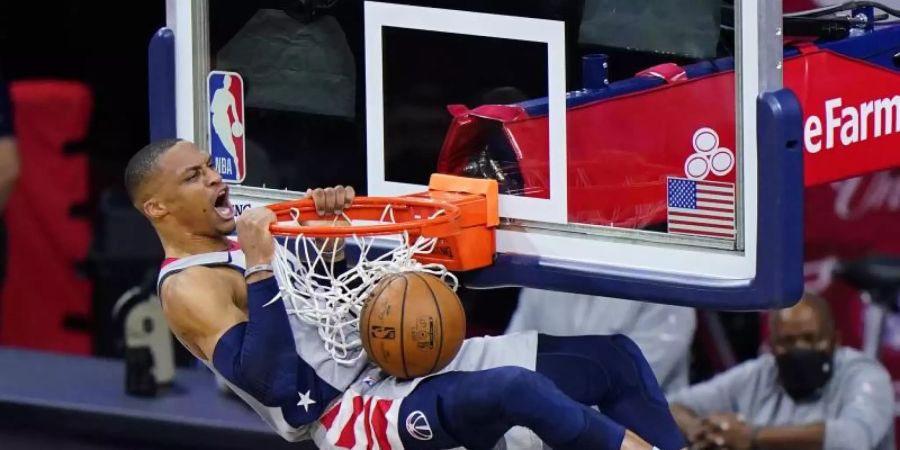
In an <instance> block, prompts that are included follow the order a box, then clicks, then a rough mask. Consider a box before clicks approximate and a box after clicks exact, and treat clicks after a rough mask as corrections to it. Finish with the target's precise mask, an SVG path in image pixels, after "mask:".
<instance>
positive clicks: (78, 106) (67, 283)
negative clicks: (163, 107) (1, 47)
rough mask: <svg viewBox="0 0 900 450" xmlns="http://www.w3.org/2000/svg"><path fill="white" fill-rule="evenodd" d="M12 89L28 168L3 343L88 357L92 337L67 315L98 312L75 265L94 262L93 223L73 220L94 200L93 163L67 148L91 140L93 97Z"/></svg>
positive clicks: (65, 90) (13, 202)
mask: <svg viewBox="0 0 900 450" xmlns="http://www.w3.org/2000/svg"><path fill="white" fill-rule="evenodd" d="M10 89H11V91H12V92H11V94H12V102H13V108H14V111H15V131H16V138H17V140H18V146H19V153H20V158H21V164H22V170H21V173H20V177H19V181H18V183H17V185H16V187H15V190H14V192H13V194H12V196H11V198H10V200H9V204H8V207H7V210H6V223H7V228H8V230H9V254H8V261H9V263H8V269H7V274H6V283H5V286H3V292H2V305H3V306H2V317H0V319H2V320H0V343H2V344H4V345H11V346H19V347H28V348H34V349H41V350H49V351H59V352H67V353H82V354H88V353H90V351H91V339H90V335H88V334H86V333H83V332H78V331H73V330H67V329H65V328H64V327H63V321H64V319H65V317H67V316H70V315H74V316H84V317H88V316H89V314H90V310H91V285H90V283H89V281H88V280H86V279H84V278H82V277H80V276H79V275H78V274H77V273H76V271H75V267H74V265H75V263H77V262H79V261H81V260H83V259H84V258H85V257H86V256H87V253H88V248H89V245H90V239H91V228H90V223H88V221H86V220H82V219H78V218H73V217H70V214H69V211H70V208H71V207H72V205H74V204H77V203H81V202H84V201H86V200H87V198H88V159H87V156H86V155H83V154H77V155H65V154H63V148H64V146H65V144H67V143H71V142H76V141H80V140H82V139H84V138H85V136H86V135H87V132H88V127H89V122H90V116H91V110H92V108H93V101H92V94H91V92H90V90H89V89H88V88H87V86H85V85H83V84H81V83H77V82H69V81H21V82H15V83H12V84H11V85H10Z"/></svg>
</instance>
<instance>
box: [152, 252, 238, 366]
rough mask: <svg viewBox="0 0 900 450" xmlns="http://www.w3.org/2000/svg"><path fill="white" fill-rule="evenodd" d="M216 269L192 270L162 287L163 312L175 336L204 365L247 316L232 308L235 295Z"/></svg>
mask: <svg viewBox="0 0 900 450" xmlns="http://www.w3.org/2000/svg"><path fill="white" fill-rule="evenodd" d="M216 270H217V269H212V268H208V267H192V268H189V269H187V270H185V271H184V272H181V273H178V274H175V275H172V276H170V277H168V278H167V279H166V280H165V282H164V283H163V285H162V291H161V298H162V305H163V311H164V312H165V314H166V318H167V319H168V321H169V325H170V326H171V327H172V331H173V332H175V334H177V335H178V336H179V337H180V338H181V339H183V340H184V341H185V343H186V344H188V345H190V346H191V347H193V349H194V350H195V351H197V352H198V353H199V355H198V356H200V357H201V358H203V359H204V360H206V361H212V355H213V353H214V351H215V348H216V343H217V342H218V341H219V339H220V338H221V337H222V335H223V334H225V332H227V331H228V330H229V329H231V328H232V327H234V326H235V325H237V324H239V323H242V322H246V321H247V315H246V314H244V312H243V311H241V310H240V309H239V308H238V307H237V306H235V304H234V292H232V289H231V288H230V287H229V286H228V284H227V283H222V282H221V278H220V276H219V275H218V274H216Z"/></svg>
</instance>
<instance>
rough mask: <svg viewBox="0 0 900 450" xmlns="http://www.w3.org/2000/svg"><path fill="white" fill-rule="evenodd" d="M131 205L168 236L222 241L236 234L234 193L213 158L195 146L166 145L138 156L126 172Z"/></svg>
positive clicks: (173, 142) (174, 141)
mask: <svg viewBox="0 0 900 450" xmlns="http://www.w3.org/2000/svg"><path fill="white" fill-rule="evenodd" d="M125 187H126V188H127V189H128V195H129V196H130V197H131V201H132V203H133V204H134V206H135V208H137V209H138V210H139V211H140V212H141V213H142V214H144V216H146V217H147V218H148V219H150V221H151V222H152V223H153V225H154V226H155V227H156V229H157V230H158V231H159V232H160V233H161V234H163V235H165V234H166V233H181V234H188V235H201V236H222V235H226V234H229V233H231V232H232V231H234V227H235V224H234V211H233V209H232V208H231V203H230V202H229V201H228V187H227V186H226V185H225V184H224V183H223V182H222V177H221V176H219V174H218V172H216V171H215V170H214V169H213V168H212V166H211V164H210V157H209V154H207V153H204V152H203V151H201V150H200V149H199V148H197V146H196V145H194V144H193V143H190V142H187V141H182V140H177V139H166V140H161V141H155V142H152V143H150V144H149V145H147V146H146V147H144V148H142V149H141V150H140V151H138V152H137V153H136V154H135V155H134V156H133V157H132V158H131V160H130V161H129V162H128V166H127V168H126V169H125Z"/></svg>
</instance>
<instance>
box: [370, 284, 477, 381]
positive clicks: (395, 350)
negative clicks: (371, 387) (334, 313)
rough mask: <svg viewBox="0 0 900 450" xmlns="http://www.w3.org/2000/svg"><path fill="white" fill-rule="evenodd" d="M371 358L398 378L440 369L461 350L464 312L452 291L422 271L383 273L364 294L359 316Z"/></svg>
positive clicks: (463, 333)
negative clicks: (383, 276)
mask: <svg viewBox="0 0 900 450" xmlns="http://www.w3.org/2000/svg"><path fill="white" fill-rule="evenodd" d="M359 329H360V335H361V336H362V342H363V347H365V349H366V352H367V353H368V354H369V358H370V359H371V360H372V361H375V363H376V364H378V365H379V366H380V367H381V368H382V369H384V371H385V372H387V373H389V374H391V375H393V376H395V377H397V378H403V379H405V378H415V377H420V376H423V375H428V374H430V373H434V372H437V371H439V370H441V369H443V368H444V367H445V366H446V365H447V364H448V363H449V362H450V361H451V360H453V358H454V357H455V356H456V353H457V352H459V348H460V346H462V342H463V339H464V337H465V332H466V314H465V311H463V307H462V303H460V301H459V297H457V296H456V293H455V292H453V290H451V289H450V287H449V286H447V284H445V283H444V282H443V281H441V280H440V279H439V278H437V277H435V276H433V275H430V274H427V273H422V272H405V273H400V274H396V275H391V276H388V277H385V278H384V279H383V280H381V281H380V282H379V283H378V285H377V286H376V287H375V289H374V290H373V291H372V294H371V295H370V296H369V298H368V299H366V303H365V305H364V306H363V310H362V315H361V316H360V320H359Z"/></svg>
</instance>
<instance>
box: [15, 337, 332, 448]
mask: <svg viewBox="0 0 900 450" xmlns="http://www.w3.org/2000/svg"><path fill="white" fill-rule="evenodd" d="M0 367H2V368H3V369H2V376H0V438H2V437H3V433H4V431H3V430H7V431H5V432H12V433H13V434H14V435H16V436H17V439H18V440H19V441H23V442H27V441H28V439H29V438H28V437H27V435H28V434H31V435H35V436H36V435H38V434H40V439H43V440H44V441H45V442H46V440H48V439H49V440H53V439H54V438H56V437H57V436H59V437H60V438H57V439H61V437H62V436H77V437H79V438H78V439H79V440H87V441H89V442H95V443H99V444H109V443H116V444H117V445H118V448H135V449H145V448H192V449H255V448H266V449H288V448H290V449H293V450H303V449H315V446H314V445H313V444H312V442H301V443H293V444H291V443H288V442H286V441H285V440H284V439H282V438H281V437H280V436H278V435H276V434H274V432H272V431H270V429H269V427H268V426H267V425H265V424H264V423H263V422H262V420H261V419H260V418H259V416H257V415H256V413H255V412H253V410H251V409H250V408H249V407H247V406H245V404H244V403H243V402H241V401H240V400H237V399H232V398H228V397H225V396H224V395H223V394H222V393H220V392H219V390H218V388H217V387H216V383H215V379H214V378H213V376H212V374H211V373H210V372H209V371H207V370H200V369H198V370H191V369H180V370H179V371H178V373H177V374H176V376H175V384H174V386H172V387H171V388H169V389H167V390H164V391H162V393H161V394H160V395H159V396H158V397H156V398H149V399H144V398H137V397H131V396H128V395H126V394H125V365H124V363H123V362H122V361H119V360H112V359H100V358H86V357H76V356H68V355H57V354H50V353H42V352H32V351H25V350H18V349H11V348H5V347H0ZM34 439H37V438H31V440H32V441H33V440H34ZM67 441H68V440H67ZM4 448H6V447H4ZM67 448H68V447H67ZM86 448H91V447H90V446H88V447H86ZM100 448H105V447H103V446H102V445H101V446H100Z"/></svg>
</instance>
